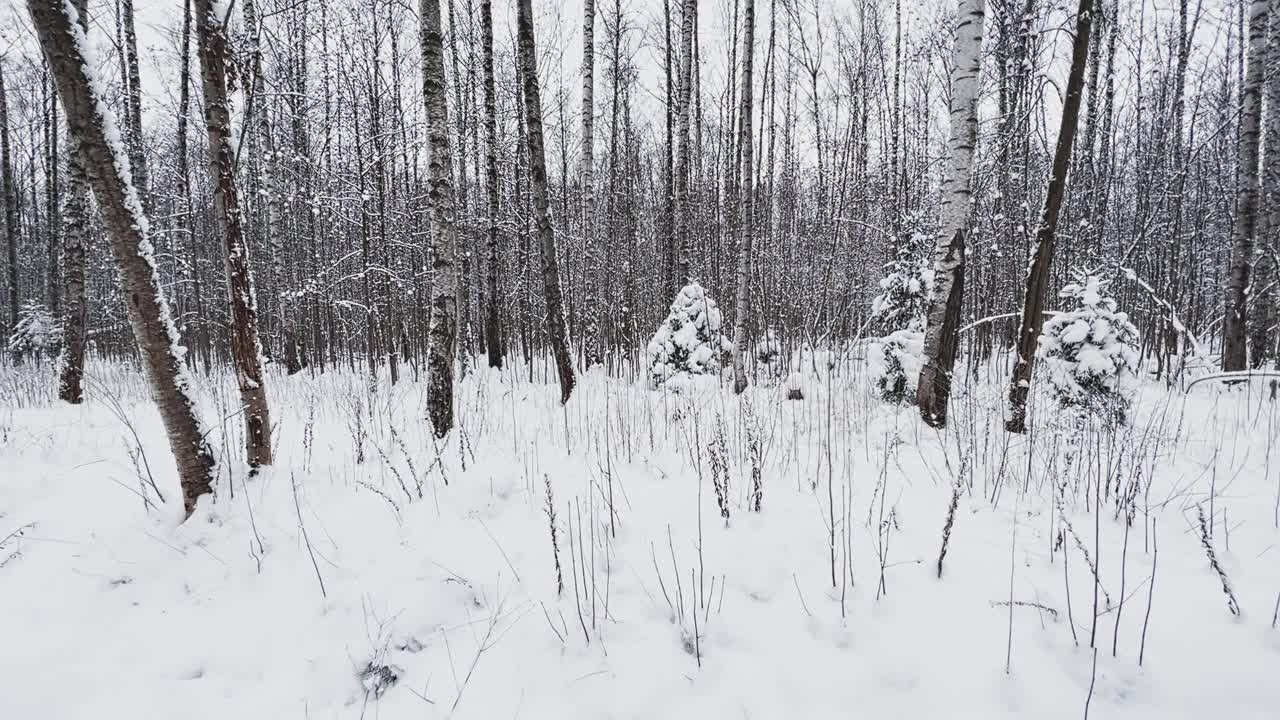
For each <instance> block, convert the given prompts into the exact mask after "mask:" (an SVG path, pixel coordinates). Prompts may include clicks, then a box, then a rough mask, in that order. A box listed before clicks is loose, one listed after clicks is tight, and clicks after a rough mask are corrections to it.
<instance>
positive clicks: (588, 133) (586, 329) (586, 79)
mask: <svg viewBox="0 0 1280 720" xmlns="http://www.w3.org/2000/svg"><path fill="white" fill-rule="evenodd" d="M582 7H583V10H582V244H583V249H584V250H585V251H586V258H585V260H586V263H585V265H586V267H585V268H584V270H583V279H584V280H585V283H584V285H585V287H584V288H583V303H582V304H583V311H582V314H583V320H584V322H583V330H582V351H583V356H584V359H585V361H586V365H587V369H591V366H592V365H595V364H597V363H599V362H600V314H601V309H602V305H603V303H601V300H600V277H599V275H600V247H599V245H598V244H597V242H596V236H595V230H596V196H595V167H596V164H595V163H596V158H595V130H594V127H595V118H596V106H595V69H596V61H595V51H596V41H595V29H596V3H595V0H585V1H584V2H583V5H582Z"/></svg>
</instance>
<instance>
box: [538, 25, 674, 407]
mask: <svg viewBox="0 0 1280 720" xmlns="http://www.w3.org/2000/svg"><path fill="white" fill-rule="evenodd" d="M692 1H693V0H689V2H692ZM516 44H517V54H518V55H519V58H520V79H521V82H522V84H523V86H524V87H523V89H524V93H523V94H524V122H525V128H526V129H525V143H526V146H527V149H528V153H529V190H530V195H532V197H533V220H534V224H535V225H536V227H537V233H538V245H539V246H540V248H541V251H542V288H543V293H544V294H545V296H546V304H547V316H546V324H547V340H548V341H549V342H550V344H551V353H552V355H553V356H554V357H555V361H556V373H557V375H558V376H559V378H560V402H562V403H566V402H568V401H569V396H570V395H571V394H573V386H574V382H575V378H574V372H573V355H572V354H571V353H570V352H569V340H568V337H567V335H568V331H567V329H566V327H565V324H564V309H563V301H562V299H561V290H560V266H559V262H558V260H557V259H556V238H555V233H554V230H553V229H552V227H551V213H550V209H549V207H548V204H549V200H548V194H547V160H546V153H545V151H544V149H543V139H542V95H541V93H540V91H539V88H538V52H537V48H536V46H535V43H534V37H533V7H532V4H531V0H516Z"/></svg>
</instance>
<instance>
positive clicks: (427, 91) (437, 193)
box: [418, 0, 458, 437]
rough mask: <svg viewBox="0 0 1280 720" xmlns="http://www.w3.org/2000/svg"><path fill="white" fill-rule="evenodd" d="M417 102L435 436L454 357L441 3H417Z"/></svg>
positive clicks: (448, 411) (445, 415)
mask: <svg viewBox="0 0 1280 720" xmlns="http://www.w3.org/2000/svg"><path fill="white" fill-rule="evenodd" d="M418 12H419V16H420V17H419V22H420V26H419V31H420V37H421V43H422V99H423V103H424V105H425V106H426V111H427V168H428V178H427V193H428V195H427V202H428V208H429V212H430V216H431V228H430V233H431V269H432V282H431V329H430V331H429V338H430V349H429V357H428V360H427V365H428V372H429V375H428V380H427V412H428V414H429V415H430V417H431V426H432V428H433V429H434V430H435V433H436V437H444V436H445V435H446V434H447V433H448V432H449V430H451V429H452V428H453V365H454V359H455V358H456V356H457V354H458V270H457V265H456V262H455V261H456V254H457V243H458V229H457V225H456V222H457V218H456V215H455V214H454V204H453V157H452V155H451V152H452V149H451V147H450V145H449V106H448V103H447V101H446V100H445V92H446V91H445V86H444V46H443V40H442V38H441V30H440V0H419V2H418Z"/></svg>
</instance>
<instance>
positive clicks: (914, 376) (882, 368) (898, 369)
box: [867, 330, 924, 403]
mask: <svg viewBox="0 0 1280 720" xmlns="http://www.w3.org/2000/svg"><path fill="white" fill-rule="evenodd" d="M923 355H924V333H923V332H920V331H919V330H898V331H896V332H892V333H889V334H888V335H887V336H885V337H882V338H880V339H879V340H877V341H875V342H873V343H871V345H870V347H869V348H868V352H867V366H868V368H867V369H868V372H869V373H870V375H871V378H872V380H873V381H874V382H875V384H876V390H877V391H878V392H879V393H880V397H881V398H883V399H884V400H886V401H888V402H895V403H911V402H915V397H916V382H917V381H918V380H919V378H920V367H921V366H922V365H923V360H922V357H923Z"/></svg>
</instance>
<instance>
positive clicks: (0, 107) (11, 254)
mask: <svg viewBox="0 0 1280 720" xmlns="http://www.w3.org/2000/svg"><path fill="white" fill-rule="evenodd" d="M0 182H2V183H3V184H4V187H3V190H4V197H3V198H0V201H3V203H4V234H5V240H6V250H7V251H8V259H9V278H8V280H9V282H8V286H9V330H10V332H12V331H13V330H14V329H15V328H17V327H18V236H19V235H20V234H21V233H22V230H21V228H19V226H18V188H17V184H16V181H15V180H14V175H13V152H12V142H11V140H10V137H9V101H8V93H7V92H6V90H5V85H4V58H3V57H0Z"/></svg>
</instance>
